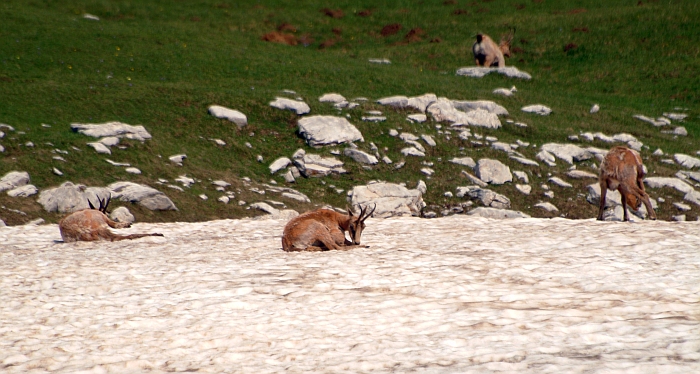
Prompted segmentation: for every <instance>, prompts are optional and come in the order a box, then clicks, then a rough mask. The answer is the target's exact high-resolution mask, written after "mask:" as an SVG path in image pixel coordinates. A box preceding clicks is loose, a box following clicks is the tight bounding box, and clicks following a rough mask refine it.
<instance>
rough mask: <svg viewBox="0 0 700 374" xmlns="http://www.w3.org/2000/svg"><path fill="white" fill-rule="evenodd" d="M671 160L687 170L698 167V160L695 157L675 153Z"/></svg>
mask: <svg viewBox="0 0 700 374" xmlns="http://www.w3.org/2000/svg"><path fill="white" fill-rule="evenodd" d="M673 159H674V160H676V162H677V163H678V164H679V165H681V166H684V167H686V168H688V169H692V168H696V167H700V158H697V157H693V156H689V155H685V154H682V153H676V154H675V155H673Z"/></svg>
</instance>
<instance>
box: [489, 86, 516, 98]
mask: <svg viewBox="0 0 700 374" xmlns="http://www.w3.org/2000/svg"><path fill="white" fill-rule="evenodd" d="M517 91H518V90H517V89H516V88H515V86H513V87H512V88H510V89H508V88H496V89H495V90H493V94H494V95H503V96H513V94H514V93H515V92H517Z"/></svg>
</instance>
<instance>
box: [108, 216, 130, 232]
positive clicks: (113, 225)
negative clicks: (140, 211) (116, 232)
mask: <svg viewBox="0 0 700 374" xmlns="http://www.w3.org/2000/svg"><path fill="white" fill-rule="evenodd" d="M104 218H105V222H106V223H107V225H109V227H111V228H113V229H125V228H128V227H131V223H129V222H117V221H112V220H111V219H109V217H107V216H106V215H105V217H104Z"/></svg>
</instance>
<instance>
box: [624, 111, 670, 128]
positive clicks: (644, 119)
mask: <svg viewBox="0 0 700 374" xmlns="http://www.w3.org/2000/svg"><path fill="white" fill-rule="evenodd" d="M632 117H634V118H636V119H638V120H640V121H642V122H646V123H648V124H651V125H653V126H655V127H662V126H666V125H668V123H666V122H664V121H658V120H655V119H653V118H649V117H647V116H643V115H641V114H635V115H634V116H632Z"/></svg>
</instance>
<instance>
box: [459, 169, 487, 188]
mask: <svg viewBox="0 0 700 374" xmlns="http://www.w3.org/2000/svg"><path fill="white" fill-rule="evenodd" d="M461 174H462V175H464V176H465V177H467V179H469V182H471V183H473V184H475V185H477V186H479V187H487V186H488V185H489V184H488V183H486V182H484V181H482V180H481V179H479V178H477V177H476V176H475V175H471V174H470V173H468V172H467V171H466V170H462V173H461Z"/></svg>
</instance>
